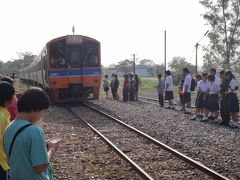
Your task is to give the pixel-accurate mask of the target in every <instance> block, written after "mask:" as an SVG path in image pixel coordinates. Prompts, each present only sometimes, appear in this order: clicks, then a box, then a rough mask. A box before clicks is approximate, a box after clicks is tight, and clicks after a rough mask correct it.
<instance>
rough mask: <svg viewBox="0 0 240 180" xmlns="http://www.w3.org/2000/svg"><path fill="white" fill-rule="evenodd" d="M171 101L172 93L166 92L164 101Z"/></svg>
mask: <svg viewBox="0 0 240 180" xmlns="http://www.w3.org/2000/svg"><path fill="white" fill-rule="evenodd" d="M172 99H174V97H173V91H166V92H165V100H172Z"/></svg>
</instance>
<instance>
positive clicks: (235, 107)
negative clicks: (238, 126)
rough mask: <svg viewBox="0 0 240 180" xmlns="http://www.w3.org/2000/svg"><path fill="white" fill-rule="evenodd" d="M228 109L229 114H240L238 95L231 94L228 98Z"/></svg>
mask: <svg viewBox="0 0 240 180" xmlns="http://www.w3.org/2000/svg"><path fill="white" fill-rule="evenodd" d="M227 108H228V112H230V113H237V112H239V103H238V97H237V94H235V93H231V94H230V95H229V96H228V99H227Z"/></svg>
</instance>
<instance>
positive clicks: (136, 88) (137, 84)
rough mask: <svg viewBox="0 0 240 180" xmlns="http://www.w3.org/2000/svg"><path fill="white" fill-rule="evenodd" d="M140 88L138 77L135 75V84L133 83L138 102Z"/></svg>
mask: <svg viewBox="0 0 240 180" xmlns="http://www.w3.org/2000/svg"><path fill="white" fill-rule="evenodd" d="M138 88H139V78H138V75H137V74H135V75H134V82H133V89H134V95H135V99H136V100H138Z"/></svg>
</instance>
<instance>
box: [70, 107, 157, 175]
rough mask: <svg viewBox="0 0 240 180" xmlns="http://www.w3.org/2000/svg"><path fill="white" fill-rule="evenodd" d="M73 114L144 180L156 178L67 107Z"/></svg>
mask: <svg viewBox="0 0 240 180" xmlns="http://www.w3.org/2000/svg"><path fill="white" fill-rule="evenodd" d="M67 110H68V111H70V112H71V113H72V114H73V115H75V116H76V117H77V118H79V119H80V120H81V121H83V122H84V123H85V124H86V125H87V126H88V127H89V128H90V129H91V130H92V131H93V132H94V133H96V134H97V135H98V136H99V137H100V138H101V139H102V140H103V141H105V142H106V143H107V145H108V146H110V147H111V148H112V149H113V150H114V151H115V152H116V153H117V154H118V155H120V156H121V157H122V158H123V159H124V160H125V161H127V162H128V163H129V164H130V165H131V166H132V168H133V169H134V171H136V172H137V173H138V175H139V176H140V177H141V178H142V179H144V180H154V179H153V178H152V177H151V176H150V175H149V174H148V173H147V172H145V171H144V170H143V169H142V168H141V167H140V166H139V165H138V164H137V163H135V162H134V161H133V160H132V159H131V158H129V157H128V156H127V155H126V154H124V153H123V152H122V151H121V150H120V149H119V148H118V147H116V146H115V145H114V144H113V143H112V142H111V141H110V140H108V139H107V138H106V137H105V136H104V135H103V134H102V133H100V132H99V131H98V130H97V129H96V128H94V127H93V126H92V125H91V124H89V123H88V122H87V121H85V120H84V119H83V118H82V117H80V116H79V115H78V114H76V113H75V112H74V111H73V110H72V109H71V108H67Z"/></svg>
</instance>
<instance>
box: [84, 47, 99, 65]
mask: <svg viewBox="0 0 240 180" xmlns="http://www.w3.org/2000/svg"><path fill="white" fill-rule="evenodd" d="M84 61H85V65H86V66H88V67H94V66H98V65H99V51H98V46H96V45H95V44H92V43H91V44H90V43H89V44H87V45H85V46H84Z"/></svg>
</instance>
